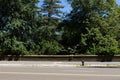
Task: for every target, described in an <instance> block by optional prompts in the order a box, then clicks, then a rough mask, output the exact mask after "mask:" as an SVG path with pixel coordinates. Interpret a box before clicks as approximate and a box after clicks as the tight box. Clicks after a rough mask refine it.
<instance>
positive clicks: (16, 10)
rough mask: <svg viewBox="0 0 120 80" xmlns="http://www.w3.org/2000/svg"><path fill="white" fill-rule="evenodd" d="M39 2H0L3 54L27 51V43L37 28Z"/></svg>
mask: <svg viewBox="0 0 120 80" xmlns="http://www.w3.org/2000/svg"><path fill="white" fill-rule="evenodd" d="M37 2H38V0H32V1H31V0H17V1H16V0H10V1H7V0H0V33H1V35H3V36H0V37H2V38H1V41H2V44H1V45H0V46H1V48H2V53H4V52H5V53H7V54H16V53H18V54H20V53H24V52H25V51H27V48H26V45H25V42H27V41H28V40H29V39H30V37H31V32H33V31H32V30H33V28H34V26H35V24H34V21H35V16H36V10H37V7H36V3H37Z"/></svg>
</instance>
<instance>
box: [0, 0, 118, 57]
mask: <svg viewBox="0 0 120 80" xmlns="http://www.w3.org/2000/svg"><path fill="white" fill-rule="evenodd" d="M68 2H69V4H71V7H72V11H71V12H70V13H69V14H67V15H66V17H65V18H64V20H63V19H62V18H63V17H62V15H63V13H62V11H61V10H60V9H61V8H64V6H61V5H60V3H61V0H44V1H43V4H42V6H41V7H38V6H37V4H38V3H40V1H39V0H0V54H1V55H57V54H61V55H64V54H68V55H69V54H97V55H100V54H104V55H106V54H107V55H108V54H119V53H120V14H119V12H120V7H119V5H118V4H116V0H68ZM63 16H64V15H63Z"/></svg>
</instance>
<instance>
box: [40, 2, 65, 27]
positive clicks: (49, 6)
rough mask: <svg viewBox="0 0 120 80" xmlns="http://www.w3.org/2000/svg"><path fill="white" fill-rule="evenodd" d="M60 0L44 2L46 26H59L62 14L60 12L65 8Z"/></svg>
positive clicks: (43, 11)
mask: <svg viewBox="0 0 120 80" xmlns="http://www.w3.org/2000/svg"><path fill="white" fill-rule="evenodd" d="M60 3H61V1H60V0H44V2H43V5H42V13H43V15H44V23H45V25H57V24H58V22H59V19H60V16H61V14H62V11H60V9H61V8H63V6H61V5H60Z"/></svg>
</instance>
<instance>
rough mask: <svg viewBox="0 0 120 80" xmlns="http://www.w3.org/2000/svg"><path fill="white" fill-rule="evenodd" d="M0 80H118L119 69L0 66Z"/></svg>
mask: <svg viewBox="0 0 120 80" xmlns="http://www.w3.org/2000/svg"><path fill="white" fill-rule="evenodd" d="M0 80H120V68H80V67H58V66H57V67H56V66H46V67H45V66H41V67H40V66H0Z"/></svg>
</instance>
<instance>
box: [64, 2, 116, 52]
mask: <svg viewBox="0 0 120 80" xmlns="http://www.w3.org/2000/svg"><path fill="white" fill-rule="evenodd" d="M72 7H73V10H72V12H71V13H70V14H69V15H68V18H67V19H66V20H64V22H63V24H62V27H63V29H64V33H63V41H62V44H64V45H65V46H66V47H71V48H74V47H75V48H76V49H77V52H79V53H86V52H91V48H92V50H95V49H94V48H95V46H96V45H97V46H99V47H102V48H105V50H106V51H105V50H103V52H106V53H107V51H108V52H109V50H112V49H113V45H114V50H113V51H115V53H116V50H117V48H118V43H117V41H116V39H115V38H116V36H115V35H114V34H113V31H112V29H113V28H114V30H117V27H116V26H117V25H118V22H117V19H118V11H117V10H118V5H117V4H116V1H115V0H97V1H96V0H73V2H72ZM90 35H91V36H90ZM110 38H111V39H110ZM105 40H106V42H108V43H103V44H105V45H103V44H101V41H102V42H105ZM114 43H115V44H114ZM108 44H111V45H108ZM96 50H97V49H96ZM97 51H98V50H97ZM101 53H102V51H101Z"/></svg>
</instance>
